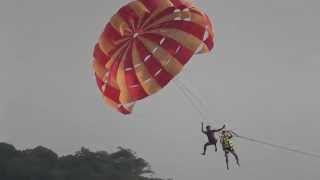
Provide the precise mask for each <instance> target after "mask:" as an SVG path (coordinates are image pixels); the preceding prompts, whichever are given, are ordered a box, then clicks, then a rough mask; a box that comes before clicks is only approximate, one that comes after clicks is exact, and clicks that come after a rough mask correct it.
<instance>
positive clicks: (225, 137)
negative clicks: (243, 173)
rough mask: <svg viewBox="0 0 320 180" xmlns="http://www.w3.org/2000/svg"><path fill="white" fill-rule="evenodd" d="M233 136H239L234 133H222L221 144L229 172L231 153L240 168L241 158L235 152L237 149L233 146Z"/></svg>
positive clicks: (225, 131)
mask: <svg viewBox="0 0 320 180" xmlns="http://www.w3.org/2000/svg"><path fill="white" fill-rule="evenodd" d="M233 135H236V136H237V134H236V133H234V132H233V131H229V130H223V131H222V132H221V136H220V143H221V145H222V149H223V151H224V155H225V158H226V164H227V169H228V170H229V157H228V156H229V153H231V154H232V155H233V156H234V157H235V159H236V162H237V165H238V166H240V163H239V157H238V155H237V153H236V151H235V148H234V146H233V144H232V138H233Z"/></svg>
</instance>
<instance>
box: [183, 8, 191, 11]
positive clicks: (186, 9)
mask: <svg viewBox="0 0 320 180" xmlns="http://www.w3.org/2000/svg"><path fill="white" fill-rule="evenodd" d="M182 11H183V12H190V9H189V8H185V9H183V10H182Z"/></svg>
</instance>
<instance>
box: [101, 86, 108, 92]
mask: <svg viewBox="0 0 320 180" xmlns="http://www.w3.org/2000/svg"><path fill="white" fill-rule="evenodd" d="M106 89H107V84H104V85H102V87H101V90H102V92H105V91H106Z"/></svg>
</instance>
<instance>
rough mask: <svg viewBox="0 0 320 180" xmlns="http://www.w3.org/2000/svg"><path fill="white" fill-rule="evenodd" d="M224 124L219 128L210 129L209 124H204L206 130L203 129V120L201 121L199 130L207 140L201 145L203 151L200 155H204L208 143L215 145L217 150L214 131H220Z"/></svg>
mask: <svg viewBox="0 0 320 180" xmlns="http://www.w3.org/2000/svg"><path fill="white" fill-rule="evenodd" d="M225 127H226V125H223V126H222V127H221V128H220V129H211V126H209V125H208V126H206V130H204V129H203V122H202V123H201V132H202V133H203V134H205V135H207V137H208V142H207V143H205V144H204V146H203V153H202V155H206V151H207V147H208V146H210V145H214V146H215V151H216V152H217V150H218V149H217V138H216V137H215V133H217V132H219V131H222V130H223V129H224V128H225Z"/></svg>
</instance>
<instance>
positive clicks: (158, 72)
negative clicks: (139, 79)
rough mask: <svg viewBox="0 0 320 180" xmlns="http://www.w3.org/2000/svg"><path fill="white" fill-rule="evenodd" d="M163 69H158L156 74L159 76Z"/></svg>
mask: <svg viewBox="0 0 320 180" xmlns="http://www.w3.org/2000/svg"><path fill="white" fill-rule="evenodd" d="M161 71H162V69H159V71H157V72H156V73H155V74H154V76H158V75H159V74H160V73H161Z"/></svg>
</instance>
